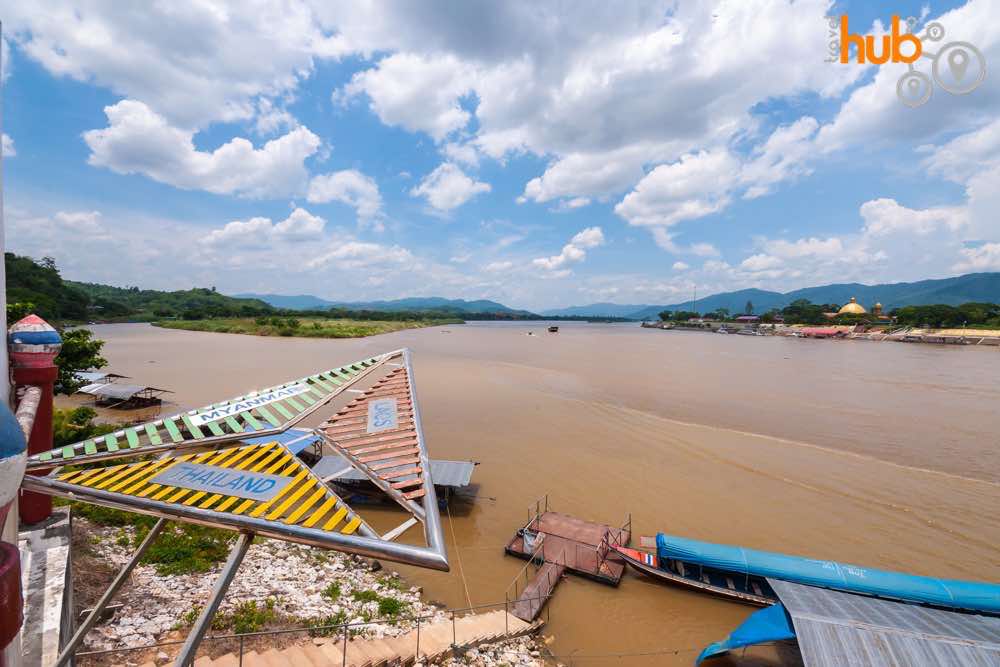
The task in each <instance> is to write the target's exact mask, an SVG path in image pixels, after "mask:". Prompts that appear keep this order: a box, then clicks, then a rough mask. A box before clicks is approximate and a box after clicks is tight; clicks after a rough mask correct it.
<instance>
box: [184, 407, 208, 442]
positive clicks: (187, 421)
mask: <svg viewBox="0 0 1000 667" xmlns="http://www.w3.org/2000/svg"><path fill="white" fill-rule="evenodd" d="M181 421H182V422H184V426H186V427H187V430H188V433H190V434H191V435H192V436H193V437H195V438H203V437H205V436H204V435H202V432H201V429H200V428H198V427H197V426H195V424H194V422H193V421H191V417H190V416H189V415H188V414H187V413H185V414H182V415H181Z"/></svg>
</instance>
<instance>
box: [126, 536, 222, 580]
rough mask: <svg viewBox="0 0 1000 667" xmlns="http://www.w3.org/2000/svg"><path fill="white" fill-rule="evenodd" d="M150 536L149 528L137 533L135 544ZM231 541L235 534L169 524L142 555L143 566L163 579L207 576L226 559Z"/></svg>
mask: <svg viewBox="0 0 1000 667" xmlns="http://www.w3.org/2000/svg"><path fill="white" fill-rule="evenodd" d="M147 532H148V528H143V529H140V530H137V531H136V536H135V540H136V544H138V543H139V542H141V541H142V539H143V538H145V536H146V533H147ZM232 539H233V535H232V533H229V532H227V531H224V530H220V529H218V528H206V527H204V526H195V525H191V524H174V523H171V524H167V526H166V527H165V528H164V529H163V532H161V533H160V535H159V536H158V537H157V538H156V540H154V541H153V544H151V545H150V546H149V549H147V550H146V553H145V554H143V557H142V562H143V563H152V564H153V565H155V566H156V572H157V574H160V575H168V574H188V573H191V572H207V571H208V570H209V569H211V567H212V565H214V564H215V563H218V562H221V561H223V560H225V559H226V556H228V555H229V549H230V542H231V541H232Z"/></svg>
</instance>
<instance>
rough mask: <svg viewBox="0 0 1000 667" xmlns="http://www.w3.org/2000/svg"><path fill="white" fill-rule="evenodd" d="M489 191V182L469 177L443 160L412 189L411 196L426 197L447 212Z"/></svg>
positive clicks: (435, 207)
mask: <svg viewBox="0 0 1000 667" xmlns="http://www.w3.org/2000/svg"><path fill="white" fill-rule="evenodd" d="M489 191H490V185H489V183H483V182H481V181H476V180H474V179H472V178H469V177H468V176H466V175H465V172H463V171H462V170H461V169H460V168H459V167H457V166H456V165H454V164H452V163H451V162H443V163H441V165H440V166H438V168H437V169H435V170H434V171H432V172H431V173H429V174H428V175H427V176H425V177H424V180H422V181H421V182H420V185H418V186H416V187H414V188H413V189H412V190H410V196H412V197H424V198H426V199H427V203H428V204H430V205H431V206H432V207H433V208H434V209H436V210H438V211H441V212H446V211H450V210H452V209H455V208H458V207H459V206H461V205H462V204H464V203H465V202H467V201H469V200H470V199H472V198H473V197H475V196H476V195H478V194H481V193H483V192H489Z"/></svg>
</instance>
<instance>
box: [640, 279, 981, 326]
mask: <svg viewBox="0 0 1000 667" xmlns="http://www.w3.org/2000/svg"><path fill="white" fill-rule="evenodd" d="M852 296H853V297H855V298H856V299H857V300H858V301H859V302H860V303H861V304H862V305H863V306H864V307H865V308H869V309H870V308H871V307H872V306H873V305H875V303H876V302H880V303H881V304H882V307H883V308H884V309H885V310H886V311H889V310H892V309H893V308H901V307H903V306H925V305H929V304H937V303H942V304H946V305H949V306H957V305H959V304H963V303H968V302H969V301H990V302H993V303H998V302H1000V273H969V274H966V275H964V276H956V277H954V278H941V279H938V280H920V281H917V282H914V283H887V284H882V285H862V284H861V283H842V284H835V285H821V286H819V287H806V288H803V289H797V290H793V291H791V292H785V293H781V292H769V291H767V290H759V289H745V290H739V291H736V292H723V293H722V294H713V295H712V296H707V297H704V298H702V299H698V302H697V304H696V307H695V310H697V311H698V312H701V313H708V312H712V311H715V310H718V309H719V308H727V309H729V312H731V313H742V312H743V309H744V308H745V307H746V303H747V301H750V302H751V303H753V309H754V312H755V313H764V312H767V311H768V310H771V309H772V308H784V307H785V306H787V305H788V304H790V303H791V302H792V301H795V300H796V299H808V300H809V301H812V302H813V303H820V304H822V303H831V304H832V303H836V304H841V305H843V304H845V303H847V302H848V301H850V299H851V297H852ZM663 310H691V302H690V301H684V302H681V303H675V304H671V305H667V306H647V307H645V308H642V309H639V310H636V311H633V312H632V313H631V314H629V315H628V317H631V318H633V319H638V320H641V319H656V318H657V316H658V314H659V313H660V311H663Z"/></svg>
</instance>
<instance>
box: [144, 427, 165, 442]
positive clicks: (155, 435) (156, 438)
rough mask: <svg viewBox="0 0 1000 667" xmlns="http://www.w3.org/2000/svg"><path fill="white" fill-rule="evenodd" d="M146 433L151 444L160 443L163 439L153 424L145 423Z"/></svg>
mask: <svg viewBox="0 0 1000 667" xmlns="http://www.w3.org/2000/svg"><path fill="white" fill-rule="evenodd" d="M146 435H148V436H149V444H151V445H162V444H163V440H162V439H161V438H160V431H159V429H157V428H156V426H154V425H153V424H151V423H150V424H146Z"/></svg>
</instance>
